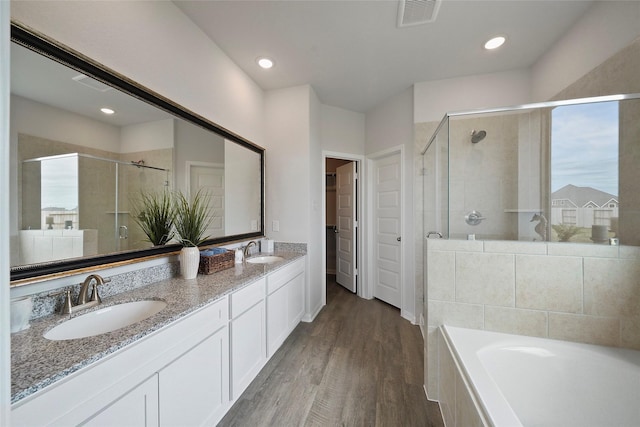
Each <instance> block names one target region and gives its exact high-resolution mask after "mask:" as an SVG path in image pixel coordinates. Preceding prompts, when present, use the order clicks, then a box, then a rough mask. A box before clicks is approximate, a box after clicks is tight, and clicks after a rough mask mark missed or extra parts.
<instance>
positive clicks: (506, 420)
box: [440, 325, 523, 427]
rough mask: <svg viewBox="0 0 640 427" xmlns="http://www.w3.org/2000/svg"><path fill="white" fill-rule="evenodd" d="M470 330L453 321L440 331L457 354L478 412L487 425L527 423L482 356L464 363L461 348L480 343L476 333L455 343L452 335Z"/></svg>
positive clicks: (459, 368) (456, 357)
mask: <svg viewBox="0 0 640 427" xmlns="http://www.w3.org/2000/svg"><path fill="white" fill-rule="evenodd" d="M468 330H469V329H465V328H458V327H455V326H449V325H441V326H440V333H442V336H443V337H444V340H445V343H446V344H447V347H448V348H449V351H450V353H451V354H452V355H453V356H454V362H455V364H456V367H457V368H458V370H459V371H460V373H461V376H462V380H463V382H464V383H465V385H466V386H467V390H468V391H469V394H470V396H471V399H472V400H473V403H474V405H475V406H476V409H477V410H478V415H480V417H481V418H483V421H484V423H485V425H488V426H510V427H523V425H522V423H521V422H520V419H519V418H518V416H517V415H516V413H515V412H514V411H513V409H512V408H511V405H509V402H508V401H507V399H506V398H505V397H504V395H503V394H502V392H501V391H500V388H499V387H498V386H497V385H496V383H495V382H494V381H493V379H492V378H491V376H490V375H489V374H488V372H487V371H486V369H485V367H484V366H483V365H482V363H481V362H480V360H479V359H478V358H470V359H471V360H466V359H465V362H464V363H462V357H461V356H460V354H459V352H458V351H459V350H462V351H465V350H466V351H472V350H471V349H469V348H468V347H470V346H471V345H472V344H473V346H474V347H477V344H476V343H475V342H474V338H475V336H473V335H472V336H470V337H465V340H459V339H458V340H457V341H455V345H454V344H453V343H452V341H453V337H452V335H455V334H458V335H459V334H464V333H465V332H466V331H468ZM483 332H484V331H483ZM467 338H469V340H467ZM465 347H467V348H465ZM469 370H471V371H473V372H474V375H470V373H469Z"/></svg>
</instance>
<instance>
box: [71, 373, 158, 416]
mask: <svg viewBox="0 0 640 427" xmlns="http://www.w3.org/2000/svg"><path fill="white" fill-rule="evenodd" d="M80 425H81V426H88V427H100V426H104V427H112V426H125V425H126V426H131V427H133V426H139V427H152V426H157V425H158V376H157V375H154V376H152V377H151V378H149V379H148V380H147V381H145V382H143V383H142V384H140V385H139V386H137V387H136V388H134V389H133V390H131V391H130V392H128V393H127V394H125V395H124V396H122V397H120V398H119V399H118V400H116V401H115V402H113V403H112V404H110V405H109V406H107V407H106V408H105V409H103V410H102V411H100V412H98V413H97V414H96V415H94V416H93V417H91V418H89V419H88V420H86V421H85V422H83V423H80Z"/></svg>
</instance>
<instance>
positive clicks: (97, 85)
mask: <svg viewBox="0 0 640 427" xmlns="http://www.w3.org/2000/svg"><path fill="white" fill-rule="evenodd" d="M72 79H73V80H75V81H76V82H78V83H80V84H81V85H85V86H88V87H90V88H91V89H93V90H97V91H98V92H106V91H108V90H111V89H113V88H112V87H111V86H108V85H106V84H104V83H102V82H100V81H98V80H96V79H93V78H91V77H89V76H85V75H84V74H79V75H77V76H75V77H72Z"/></svg>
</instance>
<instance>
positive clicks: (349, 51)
mask: <svg viewBox="0 0 640 427" xmlns="http://www.w3.org/2000/svg"><path fill="white" fill-rule="evenodd" d="M174 3H175V4H176V5H177V6H178V7H179V8H180V9H181V10H182V11H183V12H184V13H185V14H186V15H187V16H188V17H189V18H190V19H191V20H192V21H193V22H194V23H195V24H196V25H197V26H198V27H200V28H201V29H202V30H203V31H204V32H205V33H206V34H207V35H208V36H209V37H210V38H211V39H212V40H213V41H214V42H215V43H216V44H217V45H218V46H219V47H220V48H221V49H222V50H223V51H225V52H226V54H227V55H228V56H229V57H230V58H231V59H232V60H233V61H234V62H235V63H236V64H238V66H239V67H240V68H242V69H243V70H244V71H245V72H246V73H247V74H248V75H249V76H250V77H251V78H253V79H254V80H255V81H256V82H257V84H258V85H259V86H260V87H262V89H264V90H272V89H280V88H285V87H291V86H296V85H302V84H311V86H312V87H313V88H314V89H315V91H316V93H317V95H318V97H319V98H320V101H321V102H322V103H324V104H327V105H332V106H337V107H341V108H345V109H348V110H352V111H356V112H363V113H364V112H366V111H368V110H370V109H371V108H373V107H375V106H376V105H378V104H379V103H381V102H382V101H384V100H385V99H387V98H389V97H390V96H392V95H395V94H397V93H399V92H401V91H403V90H405V89H407V88H408V87H410V86H411V85H412V84H414V83H416V82H422V81H429V80H438V79H445V78H452V77H461V76H467V75H474V74H483V73H493V72H499V71H507V70H514V69H522V68H528V67H530V66H531V65H533V64H534V63H535V62H536V61H537V60H538V59H539V58H540V57H541V56H542V55H543V54H544V53H545V52H546V51H547V50H548V49H549V48H550V47H551V46H553V45H554V43H555V42H556V41H558V40H559V39H560V38H561V37H562V36H563V35H564V34H565V33H566V32H567V31H568V30H569V29H570V28H571V26H572V25H573V24H574V23H575V22H576V21H577V20H579V18H580V17H581V16H582V15H583V14H584V13H585V12H586V10H587V9H588V8H589V6H591V5H592V4H593V1H583V0H573V1H566V0H555V1H552V0H501V1H485V0H467V1H462V0H443V2H442V4H441V7H440V10H439V13H438V15H437V18H436V20H435V22H433V23H428V24H423V25H418V26H412V27H403V28H398V27H397V26H396V21H397V12H398V1H397V0H375V1H374V0H361V1H356V0H347V1H345V0H333V1H328V0H324V1H319V0H316V1H314V0H305V1H275V0H262V1H238V0H236V1H221V0H217V1H201V0H198V1H183V0H174ZM497 34H500V35H506V37H507V43H506V44H505V45H504V46H503V47H501V48H500V49H498V50H496V51H486V50H484V49H483V44H484V42H485V41H487V40H488V39H489V38H490V37H491V36H494V35H497ZM261 55H266V56H269V57H271V58H273V59H274V60H275V62H276V65H275V67H274V68H272V69H270V70H262V69H260V68H259V67H258V66H257V64H256V58H257V57H259V56H261Z"/></svg>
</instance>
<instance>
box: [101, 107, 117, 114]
mask: <svg viewBox="0 0 640 427" xmlns="http://www.w3.org/2000/svg"><path fill="white" fill-rule="evenodd" d="M100 111H102V112H103V113H105V114H109V115H110V114H113V113H115V111H114V110H112V109H111V108H106V107H105V108H101V109H100Z"/></svg>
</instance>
